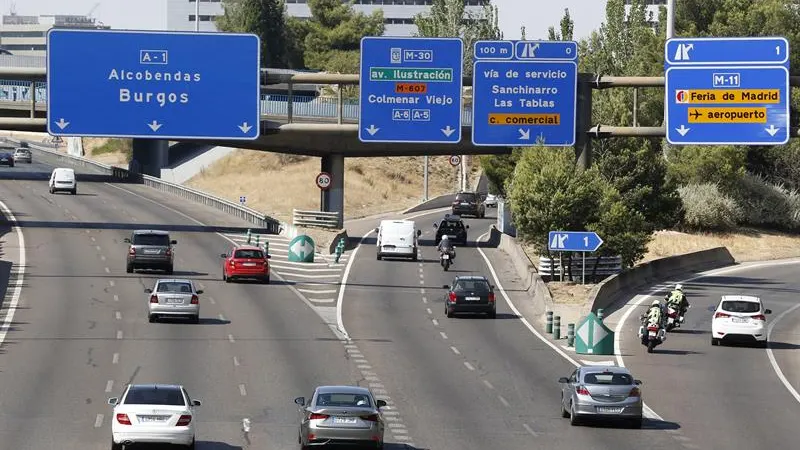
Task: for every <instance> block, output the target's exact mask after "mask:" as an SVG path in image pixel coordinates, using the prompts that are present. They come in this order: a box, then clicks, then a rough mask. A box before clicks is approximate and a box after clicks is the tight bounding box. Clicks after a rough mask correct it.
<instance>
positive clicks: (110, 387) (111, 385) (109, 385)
mask: <svg viewBox="0 0 800 450" xmlns="http://www.w3.org/2000/svg"><path fill="white" fill-rule="evenodd" d="M112 390H114V380H108V382H106V393H108V392H111V391H112Z"/></svg>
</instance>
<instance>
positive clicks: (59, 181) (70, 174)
mask: <svg viewBox="0 0 800 450" xmlns="http://www.w3.org/2000/svg"><path fill="white" fill-rule="evenodd" d="M58 191H67V192H70V193H71V194H72V195H75V194H77V193H78V182H77V181H76V180H75V171H74V170H73V169H68V168H65V167H59V168H57V169H53V173H52V174H51V175H50V193H51V194H55V193H56V192H58Z"/></svg>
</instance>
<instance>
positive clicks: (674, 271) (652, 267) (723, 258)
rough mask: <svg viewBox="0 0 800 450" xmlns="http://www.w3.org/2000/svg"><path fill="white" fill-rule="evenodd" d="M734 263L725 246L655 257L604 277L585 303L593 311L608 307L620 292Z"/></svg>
mask: <svg viewBox="0 0 800 450" xmlns="http://www.w3.org/2000/svg"><path fill="white" fill-rule="evenodd" d="M735 263H736V261H735V260H734V258H733V256H732V255H731V253H730V252H729V251H728V249H727V248H726V247H716V248H712V249H709V250H702V251H699V252H693V253H687V254H685V255H676V256H668V257H666V258H661V259H655V260H653V261H648V262H646V263H644V264H641V265H639V266H636V267H634V268H632V269H629V270H626V271H625V272H622V273H618V274H616V275H611V276H610V277H608V278H606V279H605V280H603V281H602V282H601V283H600V284H598V285H597V286H595V288H594V289H592V292H591V293H590V294H589V299H588V302H589V303H590V304H591V311H594V312H597V310H598V309H599V308H603V309H608V308H609V307H610V306H611V305H613V304H614V303H615V302H616V301H617V300H618V297H619V296H620V295H621V294H622V293H626V292H629V291H632V290H636V289H638V288H642V287H646V286H650V285H652V284H655V283H657V282H659V281H663V280H667V279H669V278H672V277H674V276H676V275H678V274H683V273H690V272H702V271H705V270H711V269H716V268H718V267H725V266H730V265H733V264H735Z"/></svg>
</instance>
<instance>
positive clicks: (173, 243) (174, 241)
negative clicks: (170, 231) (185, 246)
mask: <svg viewBox="0 0 800 450" xmlns="http://www.w3.org/2000/svg"><path fill="white" fill-rule="evenodd" d="M169 243H170V244H172V245H175V244H177V243H178V241H176V240H175V239H173V240H171V241H169Z"/></svg>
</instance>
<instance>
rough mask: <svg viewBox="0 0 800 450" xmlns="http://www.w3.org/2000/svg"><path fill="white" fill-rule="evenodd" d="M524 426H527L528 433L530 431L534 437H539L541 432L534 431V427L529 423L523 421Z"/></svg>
mask: <svg viewBox="0 0 800 450" xmlns="http://www.w3.org/2000/svg"><path fill="white" fill-rule="evenodd" d="M522 428H525V431H527V432H528V433H530V434H531V435H532V436H534V437H538V436H539V433H537V432H535V431H533V428H531V427H530V426H529V425H528V424H527V423H523V424H522Z"/></svg>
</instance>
